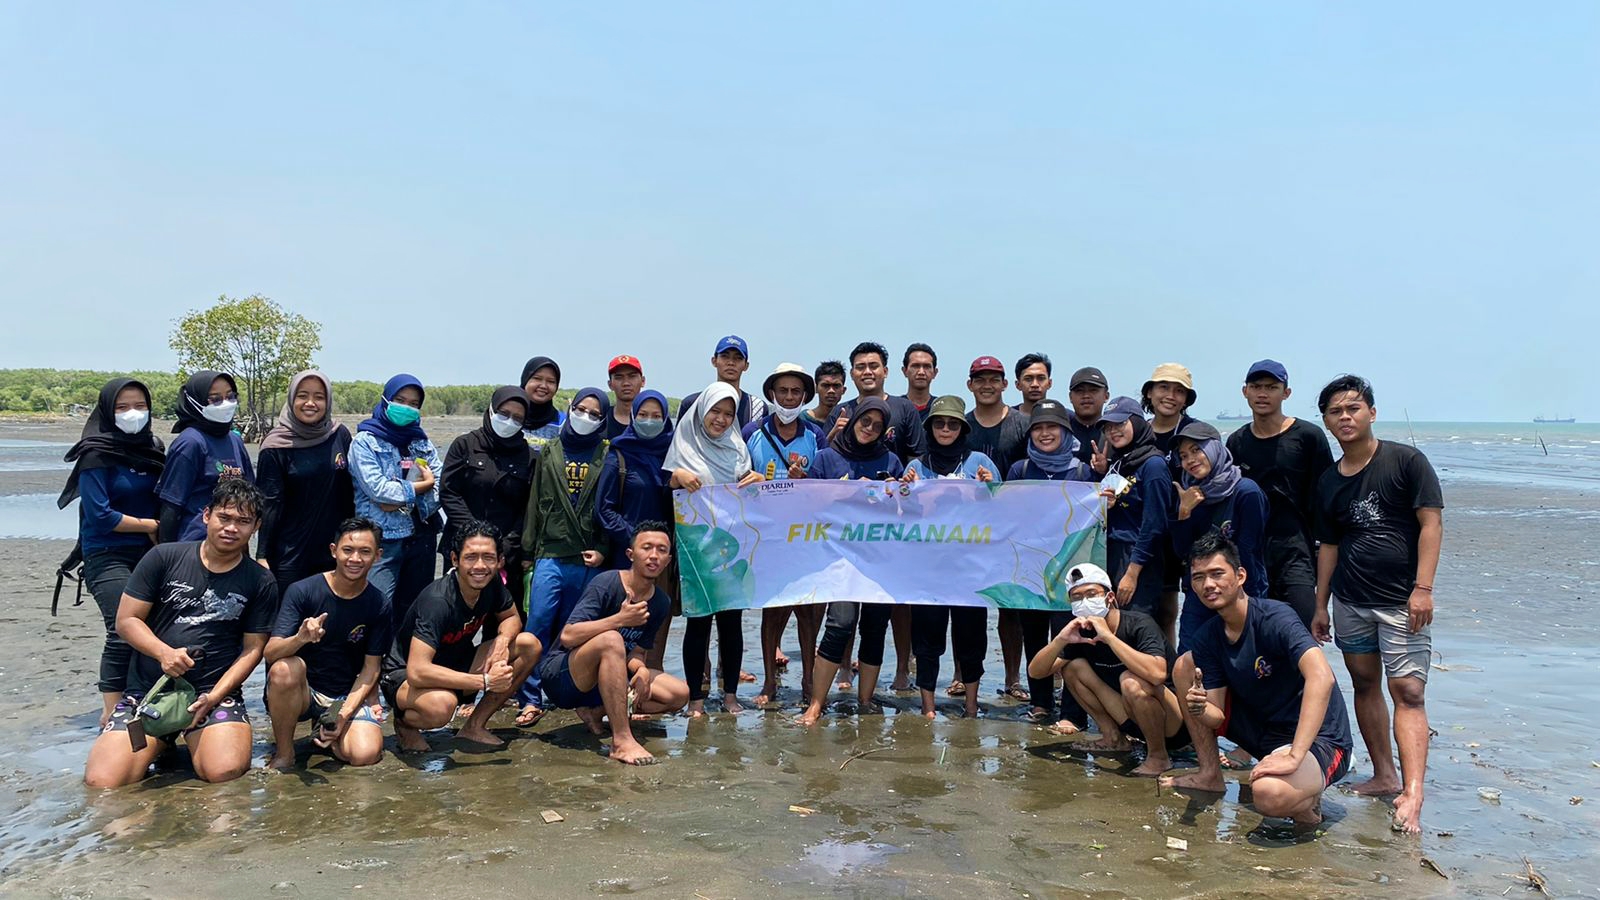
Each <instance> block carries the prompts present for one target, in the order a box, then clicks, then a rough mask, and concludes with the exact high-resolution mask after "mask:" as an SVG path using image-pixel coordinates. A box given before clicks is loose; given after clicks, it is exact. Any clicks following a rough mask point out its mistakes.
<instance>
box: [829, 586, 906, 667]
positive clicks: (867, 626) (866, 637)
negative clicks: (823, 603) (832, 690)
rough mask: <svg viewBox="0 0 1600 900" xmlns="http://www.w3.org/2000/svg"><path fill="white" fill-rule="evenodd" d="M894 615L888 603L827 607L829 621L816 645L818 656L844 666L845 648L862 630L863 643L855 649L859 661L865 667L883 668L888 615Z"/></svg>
mask: <svg viewBox="0 0 1600 900" xmlns="http://www.w3.org/2000/svg"><path fill="white" fill-rule="evenodd" d="M893 612H894V606H893V604H889V603H851V602H849V601H843V602H839V603H829V604H828V618H827V621H826V622H825V623H824V624H823V628H822V641H821V642H820V643H818V644H817V655H818V656H820V657H822V658H823V659H825V660H827V661H828V662H831V663H833V664H834V665H836V666H842V665H844V664H845V662H846V660H845V658H844V648H845V645H846V644H848V643H850V638H852V637H854V636H855V634H856V625H857V623H858V622H859V623H860V626H861V640H860V642H859V643H858V644H857V645H856V658H857V659H859V660H861V664H862V665H863V666H881V665H883V639H884V635H885V634H886V633H887V632H888V630H889V615H890V614H891V613H893Z"/></svg>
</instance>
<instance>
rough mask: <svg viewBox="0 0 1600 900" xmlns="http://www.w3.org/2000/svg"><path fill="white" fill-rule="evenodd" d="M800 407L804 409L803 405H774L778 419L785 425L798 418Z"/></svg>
mask: <svg viewBox="0 0 1600 900" xmlns="http://www.w3.org/2000/svg"><path fill="white" fill-rule="evenodd" d="M802 409H805V407H803V406H796V407H792V408H791V407H787V406H779V407H776V415H777V417H778V421H779V422H782V423H783V424H785V425H788V424H789V423H791V422H793V421H794V420H795V419H798V418H800V411H801V410H802Z"/></svg>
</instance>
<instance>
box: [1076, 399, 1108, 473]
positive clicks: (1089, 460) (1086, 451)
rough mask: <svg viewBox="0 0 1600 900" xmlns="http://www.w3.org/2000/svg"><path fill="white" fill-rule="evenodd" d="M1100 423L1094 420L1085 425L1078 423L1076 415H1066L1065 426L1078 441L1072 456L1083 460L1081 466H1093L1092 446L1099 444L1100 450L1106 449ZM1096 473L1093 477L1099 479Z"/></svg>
mask: <svg viewBox="0 0 1600 900" xmlns="http://www.w3.org/2000/svg"><path fill="white" fill-rule="evenodd" d="M1100 424H1101V423H1100V421H1099V420H1098V419H1096V420H1095V423H1094V424H1093V425H1085V424H1083V423H1082V422H1080V421H1078V416H1077V414H1076V413H1068V414H1067V425H1068V426H1069V427H1070V428H1071V429H1072V436H1073V437H1075V438H1077V439H1078V449H1077V451H1076V452H1074V453H1073V454H1072V455H1073V456H1076V457H1077V458H1078V459H1080V460H1083V464H1084V465H1086V466H1088V465H1093V463H1094V445H1095V444H1099V445H1100V447H1101V449H1105V448H1106V439H1105V438H1104V437H1102V436H1101V434H1100ZM1099 474H1100V473H1098V472H1096V473H1095V477H1099Z"/></svg>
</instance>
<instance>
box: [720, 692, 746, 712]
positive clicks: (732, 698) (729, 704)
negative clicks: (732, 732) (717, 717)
mask: <svg viewBox="0 0 1600 900" xmlns="http://www.w3.org/2000/svg"><path fill="white" fill-rule="evenodd" d="M722 711H723V712H725V713H735V714H737V713H742V712H744V707H743V706H740V705H739V698H738V696H737V695H735V694H723V695H722Z"/></svg>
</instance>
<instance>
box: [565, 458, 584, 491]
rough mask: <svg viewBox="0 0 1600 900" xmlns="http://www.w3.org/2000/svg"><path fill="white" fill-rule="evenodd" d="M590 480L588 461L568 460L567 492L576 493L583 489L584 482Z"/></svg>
mask: <svg viewBox="0 0 1600 900" xmlns="http://www.w3.org/2000/svg"><path fill="white" fill-rule="evenodd" d="M588 480H589V464H588V463H586V462H574V461H572V460H568V461H567V492H568V493H571V494H576V493H578V492H580V491H582V490H583V483H584V482H585V481H588Z"/></svg>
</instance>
